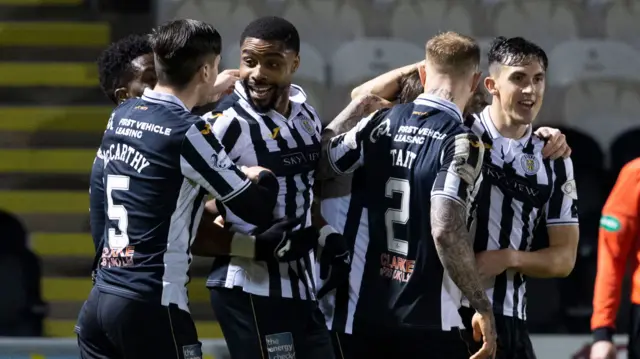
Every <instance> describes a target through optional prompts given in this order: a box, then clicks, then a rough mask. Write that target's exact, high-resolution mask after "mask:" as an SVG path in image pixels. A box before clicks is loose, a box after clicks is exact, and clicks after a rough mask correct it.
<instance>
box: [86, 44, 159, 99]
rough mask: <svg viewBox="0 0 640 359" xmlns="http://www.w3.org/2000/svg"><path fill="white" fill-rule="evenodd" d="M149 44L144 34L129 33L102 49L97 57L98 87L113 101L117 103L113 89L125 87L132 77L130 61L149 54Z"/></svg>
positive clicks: (150, 51) (150, 50)
mask: <svg viewBox="0 0 640 359" xmlns="http://www.w3.org/2000/svg"><path fill="white" fill-rule="evenodd" d="M152 52H153V50H152V49H151V44H150V43H149V38H148V37H147V36H146V35H129V36H127V37H125V38H123V39H121V40H118V41H116V42H114V43H112V44H111V45H109V47H108V48H107V49H106V50H104V51H103V52H102V53H101V54H100V56H99V57H98V76H99V79H100V89H102V92H104V94H105V95H106V96H107V97H108V98H109V100H111V101H113V103H118V99H117V98H116V97H115V94H114V93H115V90H116V89H118V88H120V87H125V86H127V84H128V83H129V81H131V80H132V79H133V76H134V73H133V68H132V67H131V62H132V61H133V60H135V59H136V58H138V57H140V56H142V55H146V54H151V53H152Z"/></svg>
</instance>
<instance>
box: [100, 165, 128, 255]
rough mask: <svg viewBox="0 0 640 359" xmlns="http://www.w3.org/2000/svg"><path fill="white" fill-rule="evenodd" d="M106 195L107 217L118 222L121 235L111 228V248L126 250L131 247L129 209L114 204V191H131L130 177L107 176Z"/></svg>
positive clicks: (109, 241) (109, 240) (109, 234)
mask: <svg viewBox="0 0 640 359" xmlns="http://www.w3.org/2000/svg"><path fill="white" fill-rule="evenodd" d="M105 187H106V194H107V216H108V217H109V220H111V221H116V222H118V230H119V231H120V233H119V234H118V233H116V229H115V228H109V232H108V234H107V235H108V236H109V238H108V239H107V240H108V243H109V248H111V249H124V248H125V247H126V246H128V245H129V236H128V235H127V227H128V226H129V217H128V215H127V209H126V208H124V206H123V205H120V204H113V196H112V192H113V191H128V190H129V177H128V176H119V175H107V183H106V185H105Z"/></svg>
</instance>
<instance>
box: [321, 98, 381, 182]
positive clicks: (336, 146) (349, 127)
mask: <svg viewBox="0 0 640 359" xmlns="http://www.w3.org/2000/svg"><path fill="white" fill-rule="evenodd" d="M392 105H393V104H392V103H391V102H389V101H387V100H385V99H382V98H380V97H378V96H375V95H364V96H360V97H358V98H357V99H355V100H353V101H351V103H349V105H348V106H347V107H346V108H345V109H344V110H342V112H340V114H338V116H337V117H336V118H334V119H333V121H331V123H329V124H328V125H327V127H326V128H325V129H324V131H322V156H320V162H319V163H318V167H317V169H316V179H317V180H325V179H329V178H334V177H336V175H344V174H347V173H350V172H352V171H353V169H355V167H353V166H355V165H356V163H355V162H354V163H349V166H348V167H347V168H345V169H344V170H340V169H339V168H337V167H339V166H336V165H335V163H334V162H335V161H337V160H338V159H339V158H340V157H342V156H343V155H344V154H346V153H349V152H352V151H353V150H358V151H359V149H360V146H359V144H358V143H357V142H358V141H359V138H360V133H361V132H362V131H363V130H364V129H365V127H366V125H367V123H368V122H369V120H371V118H372V117H373V115H374V114H375V113H374V114H372V115H370V116H368V117H365V116H366V115H368V114H370V113H372V112H375V111H377V110H379V109H381V108H388V107H391V106H392ZM345 133H346V135H345V136H342V137H337V136H339V135H341V134H345ZM332 146H333V147H332ZM330 147H331V148H330ZM356 162H357V161H356ZM349 169H351V171H349Z"/></svg>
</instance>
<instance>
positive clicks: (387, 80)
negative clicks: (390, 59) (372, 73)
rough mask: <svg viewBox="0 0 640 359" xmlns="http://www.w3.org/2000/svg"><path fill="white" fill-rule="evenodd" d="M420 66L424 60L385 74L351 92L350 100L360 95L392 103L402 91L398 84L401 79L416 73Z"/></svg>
mask: <svg viewBox="0 0 640 359" xmlns="http://www.w3.org/2000/svg"><path fill="white" fill-rule="evenodd" d="M422 64H424V60H422V61H420V62H416V63H414V64H410V65H406V66H403V67H400V68H397V69H393V70H391V71H388V72H385V73H384V74H382V75H380V76H378V77H375V78H373V79H371V80H369V81H367V82H365V83H363V84H361V85H359V86H358V87H356V88H354V89H353V90H351V99H352V100H355V99H356V98H358V97H360V96H362V95H369V94H372V95H377V96H380V97H382V98H383V99H385V100H388V101H393V100H395V99H396V97H397V96H398V94H399V93H400V90H402V88H401V84H400V80H401V79H402V77H403V76H405V75H406V74H409V73H411V72H413V71H417V70H418V66H420V65H422Z"/></svg>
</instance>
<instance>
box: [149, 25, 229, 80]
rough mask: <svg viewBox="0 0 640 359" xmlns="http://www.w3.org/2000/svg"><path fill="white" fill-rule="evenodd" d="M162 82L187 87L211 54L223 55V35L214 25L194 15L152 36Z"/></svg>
mask: <svg viewBox="0 0 640 359" xmlns="http://www.w3.org/2000/svg"><path fill="white" fill-rule="evenodd" d="M150 41H151V48H152V49H153V53H154V56H155V63H156V74H157V76H158V82H159V83H162V84H166V85H169V86H173V87H176V88H184V87H185V86H186V85H187V84H188V83H189V82H190V81H191V80H192V79H193V76H194V75H195V74H196V73H197V72H198V70H199V69H200V67H202V65H203V64H204V62H205V60H206V57H207V56H209V55H219V54H220V52H221V51H222V38H221V37H220V34H219V33H218V31H217V30H216V29H215V28H214V27H213V26H211V25H209V24H207V23H205V22H202V21H198V20H191V19H182V20H173V21H169V22H167V23H165V24H163V25H160V26H158V27H157V28H155V29H154V30H153V32H152V34H151V37H150Z"/></svg>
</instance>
